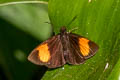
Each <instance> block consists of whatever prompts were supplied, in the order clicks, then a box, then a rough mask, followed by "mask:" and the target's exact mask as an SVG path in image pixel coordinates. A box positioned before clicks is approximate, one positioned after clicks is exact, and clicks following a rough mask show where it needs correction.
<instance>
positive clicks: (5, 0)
mask: <svg viewBox="0 0 120 80" xmlns="http://www.w3.org/2000/svg"><path fill="white" fill-rule="evenodd" d="M42 1H48V0H39V1H38V0H29V1H28V0H0V6H6V5H14V4H23V3H41V2H42ZM43 3H45V2H43Z"/></svg>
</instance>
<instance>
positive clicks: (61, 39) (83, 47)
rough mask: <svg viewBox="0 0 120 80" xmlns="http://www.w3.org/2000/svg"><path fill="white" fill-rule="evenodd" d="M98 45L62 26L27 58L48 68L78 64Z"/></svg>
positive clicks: (94, 51)
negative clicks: (57, 32) (58, 31)
mask: <svg viewBox="0 0 120 80" xmlns="http://www.w3.org/2000/svg"><path fill="white" fill-rule="evenodd" d="M97 50H98V46H97V45H96V44H95V43H94V42H92V41H90V40H88V39H87V38H84V37H82V36H80V35H77V34H73V33H71V32H67V31H66V28H65V27H62V28H61V30H60V33H59V34H57V35H55V36H53V37H51V38H50V39H48V40H46V41H44V42H43V43H41V44H40V45H39V46H38V47H36V48H35V49H34V50H33V51H32V52H31V53H30V55H29V56H28V60H29V61H31V62H33V63H35V64H38V65H45V66H46V67H48V68H56V67H61V66H63V65H64V64H66V63H69V64H73V65H78V64H82V63H84V61H85V60H86V59H88V58H90V57H91V56H93V55H94V54H95V53H96V51H97Z"/></svg>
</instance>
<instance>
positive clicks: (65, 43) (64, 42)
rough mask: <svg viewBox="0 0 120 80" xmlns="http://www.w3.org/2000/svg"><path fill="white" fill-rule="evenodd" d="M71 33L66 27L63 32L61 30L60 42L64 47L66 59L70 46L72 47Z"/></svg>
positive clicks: (62, 29)
mask: <svg viewBox="0 0 120 80" xmlns="http://www.w3.org/2000/svg"><path fill="white" fill-rule="evenodd" d="M68 34H69V33H68V32H67V31H66V28H65V27H62V28H61V30H60V40H61V43H62V46H63V51H64V52H63V53H64V58H65V59H66V56H67V55H68V51H67V50H69V49H68V46H69V45H70V44H69V35H68Z"/></svg>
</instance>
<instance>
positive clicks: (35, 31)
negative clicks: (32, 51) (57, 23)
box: [0, 3, 51, 40]
mask: <svg viewBox="0 0 120 80" xmlns="http://www.w3.org/2000/svg"><path fill="white" fill-rule="evenodd" d="M47 7H48V6H47V4H46V3H41V4H40V3H39V4H26V5H25V4H17V5H9V6H2V7H0V16H1V17H2V18H3V19H5V20H7V21H9V22H10V23H12V24H14V25H16V26H15V27H17V28H19V29H21V30H23V31H25V32H27V33H29V34H31V35H32V36H34V37H35V38H38V39H39V40H45V39H47V38H48V37H50V36H51V34H50V33H51V25H50V24H48V23H49V22H50V21H49V17H48V12H47V11H48V10H47V9H48V8H47ZM46 22H48V23H46Z"/></svg>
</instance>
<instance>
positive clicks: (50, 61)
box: [28, 35, 65, 68]
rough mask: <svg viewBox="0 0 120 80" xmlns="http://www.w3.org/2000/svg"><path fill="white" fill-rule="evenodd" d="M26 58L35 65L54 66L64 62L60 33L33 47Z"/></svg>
mask: <svg viewBox="0 0 120 80" xmlns="http://www.w3.org/2000/svg"><path fill="white" fill-rule="evenodd" d="M28 60H29V61H31V62H33V63H34V64H37V65H45V66H47V67H48V68H56V67H60V66H62V65H64V64H65V60H64V55H63V47H62V44H61V41H60V35H56V36H53V37H52V38H50V39H48V40H46V41H45V42H43V43H42V44H40V45H39V46H38V47H37V48H35V49H34V50H33V51H32V52H31V53H30V55H29V56H28Z"/></svg>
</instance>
